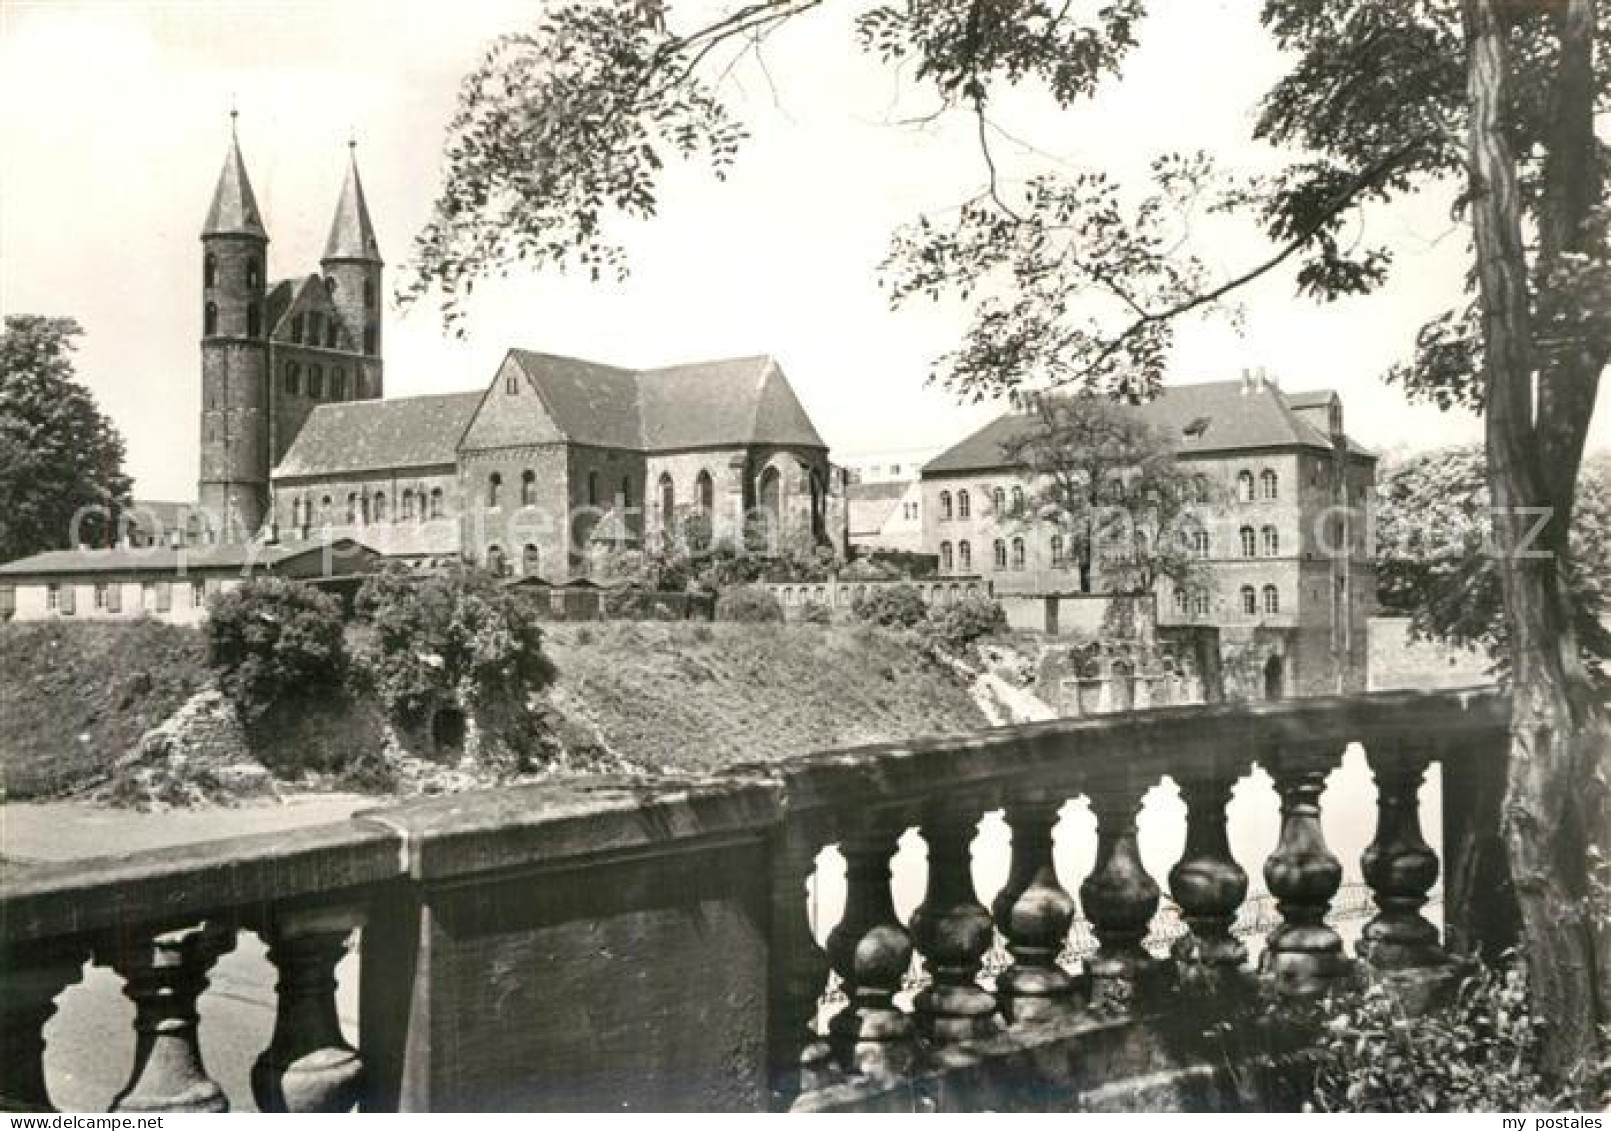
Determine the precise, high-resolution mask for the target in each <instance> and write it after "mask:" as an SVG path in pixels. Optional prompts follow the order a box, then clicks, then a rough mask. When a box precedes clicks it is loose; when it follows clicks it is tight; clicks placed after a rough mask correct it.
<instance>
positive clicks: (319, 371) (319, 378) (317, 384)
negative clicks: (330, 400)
mask: <svg viewBox="0 0 1611 1131" xmlns="http://www.w3.org/2000/svg"><path fill="white" fill-rule="evenodd" d="M308 396H310V397H314V398H319V397H323V396H324V366H322V365H317V364H315V365H310V366H308Z"/></svg>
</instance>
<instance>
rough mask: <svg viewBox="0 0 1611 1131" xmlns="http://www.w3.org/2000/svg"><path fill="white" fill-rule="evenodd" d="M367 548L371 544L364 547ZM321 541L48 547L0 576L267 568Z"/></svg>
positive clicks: (351, 543)
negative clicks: (101, 548)
mask: <svg viewBox="0 0 1611 1131" xmlns="http://www.w3.org/2000/svg"><path fill="white" fill-rule="evenodd" d="M331 546H332V547H333V548H335V549H336V550H337V551H338V552H340V551H343V550H345V549H347V548H348V547H363V543H361V542H358V541H356V540H354V539H350V538H338V539H336V540H335V541H334V542H332V543H331ZM363 548H367V547H363ZM324 549H325V543H324V542H323V541H320V540H313V539H310V540H307V541H295V542H278V543H275V544H273V545H267V544H263V543H253V544H243V543H240V542H221V543H217V544H215V545H211V546H179V547H170V546H147V547H143V548H142V547H118V548H116V549H112V550H46V551H45V552H44V553H42V554H34V555H32V556H31V557H26V558H18V559H17V560H16V561H13V562H7V563H6V564H5V565H0V578H11V577H41V576H51V575H62V576H65V575H72V574H86V573H87V574H104V573H174V572H177V571H179V570H181V569H185V570H207V569H240V568H243V567H246V566H248V565H250V566H251V567H252V568H257V569H264V568H270V567H273V566H278V565H283V564H285V563H286V562H288V561H291V560H292V559H295V558H300V557H302V556H303V555H305V554H311V553H322V552H323V551H324Z"/></svg>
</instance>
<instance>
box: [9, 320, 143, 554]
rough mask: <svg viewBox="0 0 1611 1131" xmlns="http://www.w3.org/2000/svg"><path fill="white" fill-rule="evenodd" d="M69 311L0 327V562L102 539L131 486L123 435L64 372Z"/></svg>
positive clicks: (70, 335) (108, 537)
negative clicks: (125, 466) (63, 315)
mask: <svg viewBox="0 0 1611 1131" xmlns="http://www.w3.org/2000/svg"><path fill="white" fill-rule="evenodd" d="M81 333H83V330H82V329H81V328H80V326H79V325H78V323H77V322H75V321H74V320H73V319H71V318H46V317H43V316H41V315H37V314H9V315H7V316H6V320H5V329H4V331H3V332H0V499H4V500H5V503H6V505H5V507H4V509H3V510H0V561H11V560H12V559H14V558H20V557H26V556H27V555H29V554H35V553H38V552H39V551H41V550H56V549H62V548H64V547H70V546H72V545H73V544H74V542H75V538H76V541H77V542H83V543H87V544H89V545H94V546H105V545H110V544H111V541H112V539H113V536H114V534H115V532H116V529H117V515H118V513H119V511H120V510H121V509H122V508H123V507H126V506H127V505H128V503H129V492H130V490H131V488H132V486H133V483H132V481H131V480H130V478H129V477H128V476H127V475H125V474H124V472H123V455H124V451H123V438H122V437H121V436H120V435H118V432H117V429H116V428H115V427H113V425H112V422H111V421H110V420H108V419H107V418H106V416H104V415H103V414H102V413H101V411H100V409H99V408H97V407H96V405H95V398H94V397H93V396H91V395H90V391H89V390H88V389H86V388H85V387H84V386H83V385H81V384H79V383H78V381H77V380H76V379H75V378H74V375H73V361H72V356H71V354H72V351H73V339H74V338H76V337H78V336H79V335H80V334H81Z"/></svg>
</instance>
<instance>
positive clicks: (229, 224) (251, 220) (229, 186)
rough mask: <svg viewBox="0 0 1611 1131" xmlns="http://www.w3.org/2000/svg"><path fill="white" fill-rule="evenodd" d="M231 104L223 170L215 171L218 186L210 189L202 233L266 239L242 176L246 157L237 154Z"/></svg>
mask: <svg viewBox="0 0 1611 1131" xmlns="http://www.w3.org/2000/svg"><path fill="white" fill-rule="evenodd" d="M236 117H237V113H236V111H235V110H234V108H231V109H230V111H229V153H228V154H227V155H226V156H225V157H224V171H223V172H221V173H220V174H219V175H218V187H217V188H216V189H214V190H213V206H212V207H211V208H209V209H208V210H207V222H206V223H205V224H203V225H202V229H201V234H202V235H203V236H216V235H249V236H257V237H258V238H259V239H265V240H266V239H268V232H267V231H265V230H264V228H263V218H262V214H261V213H259V212H258V210H257V198H256V197H255V196H253V195H252V182H251V180H250V179H249V178H248V177H247V176H246V161H245V160H244V159H243V158H242V157H241V144H240V139H239V138H238V137H236V135H235V119H236Z"/></svg>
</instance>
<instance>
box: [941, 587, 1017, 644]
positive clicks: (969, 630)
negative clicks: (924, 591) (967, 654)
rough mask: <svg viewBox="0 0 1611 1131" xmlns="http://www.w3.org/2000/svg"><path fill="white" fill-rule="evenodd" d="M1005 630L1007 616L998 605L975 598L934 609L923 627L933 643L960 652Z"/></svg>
mask: <svg viewBox="0 0 1611 1131" xmlns="http://www.w3.org/2000/svg"><path fill="white" fill-rule="evenodd" d="M1006 627H1007V613H1006V611H1005V610H1004V609H1002V607H1001V602H999V601H995V600H992V599H991V598H989V597H981V596H978V595H977V594H975V595H973V596H970V597H964V598H962V600H960V601H957V602H954V603H953V604H949V605H936V606H935V607H934V609H933V610H932V611H931V612H930V614H929V618H928V623H927V624H926V625H925V626H924V630H925V632H926V634H927V635H928V636H929V638H930V639H931V640H933V641H934V642H935V643H937V644H939V645H941V646H943V647H945V648H949V649H950V650H952V651H953V652H960V651H961V650H962V649H964V648H966V647H968V646H969V645H970V644H972V643H974V642H975V641H977V640H979V639H980V638H981V637H985V636H989V635H991V634H992V633H996V632H1000V631H1002V630H1003V629H1005V628H1006Z"/></svg>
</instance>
